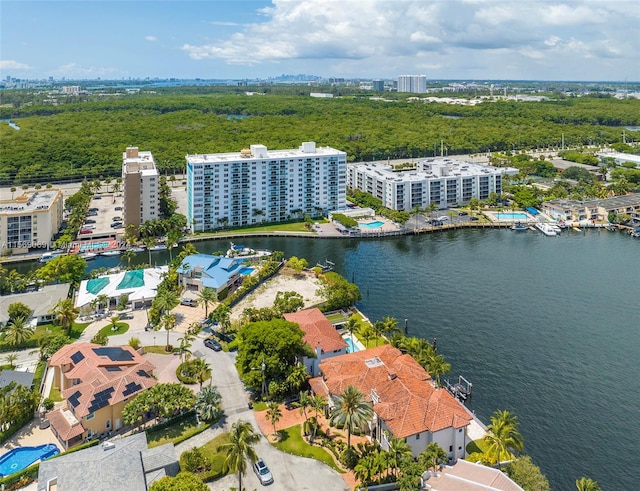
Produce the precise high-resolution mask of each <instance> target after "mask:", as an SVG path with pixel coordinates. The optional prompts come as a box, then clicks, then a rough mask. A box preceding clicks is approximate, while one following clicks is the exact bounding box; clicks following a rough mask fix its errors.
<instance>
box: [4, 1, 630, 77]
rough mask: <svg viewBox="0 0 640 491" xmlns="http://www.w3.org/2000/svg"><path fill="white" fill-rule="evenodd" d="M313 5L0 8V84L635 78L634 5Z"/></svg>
mask: <svg viewBox="0 0 640 491" xmlns="http://www.w3.org/2000/svg"><path fill="white" fill-rule="evenodd" d="M561 1H562V0H561ZM80 5H82V8H79V6H80ZM319 5H320V3H319V2H318V0H272V1H269V0H243V1H211V2H203V1H189V2H177V1H175V0H167V1H142V2H137V1H132V0H123V1H119V0H112V1H110V2H101V1H97V2H79V1H75V0H68V1H53V2H38V1H17V0H3V1H2V2H1V7H2V17H1V19H2V20H1V21H0V22H1V24H0V27H1V31H2V34H1V41H2V42H1V45H2V50H1V54H0V78H2V79H3V80H4V79H6V77H8V76H9V77H13V78H17V79H26V80H38V79H40V80H42V79H48V78H50V77H53V78H54V79H55V80H61V79H63V78H64V79H66V80H98V79H101V80H127V79H134V80H144V79H169V78H172V79H181V80H189V79H202V80H214V79H219V80H252V79H255V80H258V79H262V80H265V79H271V78H278V77H280V76H281V75H282V74H319V75H318V76H320V77H321V78H323V79H328V78H344V79H348V80H354V79H365V80H367V79H384V80H397V78H398V76H399V75H402V74H424V75H426V77H427V79H428V80H469V81H471V80H484V81H490V80H495V81H549V82H558V81H566V82H570V81H575V82H580V81H582V82H625V81H628V82H637V81H640V36H639V35H638V31H637V25H638V23H639V22H640V5H638V4H636V3H635V2H631V1H627V0H616V1H610V2H603V1H595V0H581V1H564V2H563V3H555V2H551V1H548V0H540V1H527V2H511V3H509V2H503V1H501V0H451V1H447V2H443V1H419V0H418V1H413V0H397V1H389V0H387V1H382V0H343V1H341V2H335V1H327V2H322V8H321V9H320V8H317V7H318V6H319ZM185 7H186V8H185ZM96 19H99V22H96ZM50 46H53V47H54V48H55V49H45V48H47V47H50Z"/></svg>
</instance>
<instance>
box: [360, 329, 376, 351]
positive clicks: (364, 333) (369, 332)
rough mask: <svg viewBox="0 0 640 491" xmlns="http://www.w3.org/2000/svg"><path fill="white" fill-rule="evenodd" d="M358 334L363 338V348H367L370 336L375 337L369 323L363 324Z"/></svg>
mask: <svg viewBox="0 0 640 491" xmlns="http://www.w3.org/2000/svg"><path fill="white" fill-rule="evenodd" d="M360 336H362V338H363V339H364V345H365V348H369V341H371V339H372V338H375V337H376V333H375V332H374V331H373V328H372V327H371V325H370V324H363V326H362V328H361V329H360ZM376 346H377V343H376Z"/></svg>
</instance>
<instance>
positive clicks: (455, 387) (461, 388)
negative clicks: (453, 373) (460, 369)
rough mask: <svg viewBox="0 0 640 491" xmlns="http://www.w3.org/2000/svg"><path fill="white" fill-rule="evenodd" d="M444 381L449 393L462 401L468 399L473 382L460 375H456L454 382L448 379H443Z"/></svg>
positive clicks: (471, 391)
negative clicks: (456, 380) (455, 381)
mask: <svg viewBox="0 0 640 491" xmlns="http://www.w3.org/2000/svg"><path fill="white" fill-rule="evenodd" d="M444 383H445V387H446V389H447V390H448V391H449V392H450V393H451V395H452V396H453V397H455V398H456V399H458V400H460V401H462V402H464V401H466V400H467V399H469V398H470V397H471V395H472V393H473V384H472V383H471V382H469V381H468V380H467V379H466V378H464V377H463V376H462V375H459V376H458V382H457V383H455V384H451V383H449V381H448V380H445V381H444Z"/></svg>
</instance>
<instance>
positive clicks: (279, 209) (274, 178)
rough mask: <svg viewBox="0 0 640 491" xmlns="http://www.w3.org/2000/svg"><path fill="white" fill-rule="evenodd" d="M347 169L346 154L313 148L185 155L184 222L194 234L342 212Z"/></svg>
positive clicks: (255, 147) (259, 148) (256, 148)
mask: <svg viewBox="0 0 640 491" xmlns="http://www.w3.org/2000/svg"><path fill="white" fill-rule="evenodd" d="M346 164H347V154H346V153H345V152H342V151H340V150H335V149H333V148H330V147H316V144H315V142H305V143H302V145H300V148H298V149H293V150H267V147H266V146H264V145H251V148H250V149H244V150H242V151H241V152H233V153H220V154H208V155H187V219H188V221H189V224H190V225H191V227H192V229H193V230H211V229H213V228H216V227H220V226H231V227H237V226H242V225H250V224H253V223H260V222H263V221H264V222H280V221H283V220H287V219H290V218H293V217H296V216H298V217H302V216H303V215H304V214H309V215H311V216H320V215H322V214H326V213H328V211H333V210H343V209H345V208H346V176H345V173H346Z"/></svg>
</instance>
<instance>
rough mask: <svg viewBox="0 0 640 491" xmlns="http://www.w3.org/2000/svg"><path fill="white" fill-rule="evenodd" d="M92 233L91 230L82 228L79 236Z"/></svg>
mask: <svg viewBox="0 0 640 491" xmlns="http://www.w3.org/2000/svg"><path fill="white" fill-rule="evenodd" d="M92 233H93V230H89V229H86V228H83V229H82V230H80V234H81V235H85V234H92Z"/></svg>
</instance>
